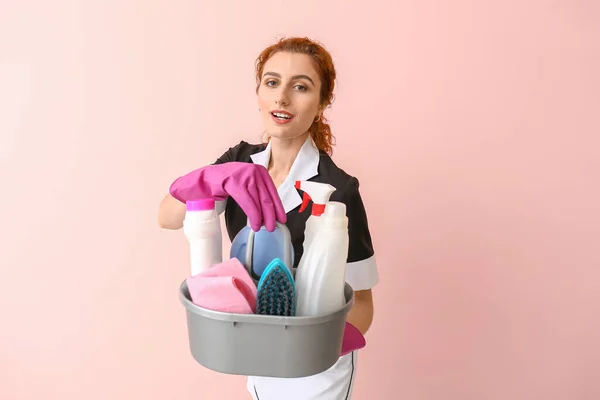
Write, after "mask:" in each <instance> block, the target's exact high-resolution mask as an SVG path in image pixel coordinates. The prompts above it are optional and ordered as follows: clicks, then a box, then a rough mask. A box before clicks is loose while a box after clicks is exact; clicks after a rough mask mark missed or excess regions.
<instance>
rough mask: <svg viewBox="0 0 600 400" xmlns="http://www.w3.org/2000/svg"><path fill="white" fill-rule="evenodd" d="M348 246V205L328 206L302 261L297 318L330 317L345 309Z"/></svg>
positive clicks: (328, 204)
mask: <svg viewBox="0 0 600 400" xmlns="http://www.w3.org/2000/svg"><path fill="white" fill-rule="evenodd" d="M348 245H349V237H348V218H347V217H346V205H345V204H344V203H340V202H334V201H332V202H328V203H327V205H326V207H325V212H324V213H323V215H322V216H321V220H320V222H319V225H318V227H317V231H316V233H315V236H314V238H313V241H312V244H311V246H310V247H309V248H308V250H307V252H306V253H305V254H303V255H302V259H301V261H300V263H303V262H304V263H303V265H302V267H303V268H304V271H303V274H302V275H301V279H300V280H296V293H297V305H296V315H298V316H316V315H323V314H329V313H332V312H335V311H337V310H340V309H341V308H342V307H343V306H344V304H345V297H344V287H345V285H346V279H345V278H346V262H347V259H348ZM298 268H300V265H299V266H298Z"/></svg>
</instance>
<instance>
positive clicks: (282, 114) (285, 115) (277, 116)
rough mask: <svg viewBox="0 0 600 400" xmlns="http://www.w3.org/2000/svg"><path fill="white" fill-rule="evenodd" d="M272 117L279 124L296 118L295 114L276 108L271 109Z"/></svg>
mask: <svg viewBox="0 0 600 400" xmlns="http://www.w3.org/2000/svg"><path fill="white" fill-rule="evenodd" d="M271 117H272V118H273V121H275V123H277V124H287V123H288V122H290V121H291V120H292V119H293V118H294V115H293V114H292V113H290V112H287V111H285V110H274V111H271Z"/></svg>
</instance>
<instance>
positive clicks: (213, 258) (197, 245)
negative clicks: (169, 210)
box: [183, 198, 223, 275]
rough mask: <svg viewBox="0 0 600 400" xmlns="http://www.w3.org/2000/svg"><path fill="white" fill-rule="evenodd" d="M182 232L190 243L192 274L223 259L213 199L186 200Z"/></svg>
mask: <svg viewBox="0 0 600 400" xmlns="http://www.w3.org/2000/svg"><path fill="white" fill-rule="evenodd" d="M183 232H184V234H185V236H186V237H187V239H188V242H189V244H190V264H191V274H192V275H196V274H198V273H200V272H202V271H204V270H205V269H207V268H209V267H210V266H211V265H214V264H218V263H220V262H221V261H222V260H223V255H222V253H223V249H222V238H221V221H220V220H219V215H218V214H217V211H216V209H215V201H214V200H213V199H211V198H208V199H197V200H189V201H187V202H186V213H185V217H184V220H183Z"/></svg>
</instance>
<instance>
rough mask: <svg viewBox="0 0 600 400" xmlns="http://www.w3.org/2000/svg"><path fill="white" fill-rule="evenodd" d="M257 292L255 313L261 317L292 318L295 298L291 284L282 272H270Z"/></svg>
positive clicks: (294, 309)
mask: <svg viewBox="0 0 600 400" xmlns="http://www.w3.org/2000/svg"><path fill="white" fill-rule="evenodd" d="M265 278H266V279H265V280H264V282H263V283H262V287H261V290H259V291H258V296H257V297H258V298H257V307H256V313H257V314H263V315H278V316H293V315H295V313H296V296H295V289H294V287H293V283H292V282H290V280H289V279H288V276H287V275H286V274H285V272H284V271H281V270H275V271H272V273H270V274H269V275H268V276H267V277H265Z"/></svg>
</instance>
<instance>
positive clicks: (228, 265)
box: [186, 258, 256, 314]
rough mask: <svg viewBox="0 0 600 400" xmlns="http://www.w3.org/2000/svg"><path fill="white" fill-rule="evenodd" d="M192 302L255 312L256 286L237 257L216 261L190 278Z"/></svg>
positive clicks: (189, 286) (248, 312)
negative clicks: (217, 262) (216, 262)
mask: <svg viewBox="0 0 600 400" xmlns="http://www.w3.org/2000/svg"><path fill="white" fill-rule="evenodd" d="M186 283H187V287H188V290H189V292H190V297H191V298H192V302H193V303H194V304H196V305H197V306H199V307H202V308H206V309H209V310H213V311H221V312H228V313H234V314H254V313H255V311H256V285H255V284H254V282H253V281H252V278H251V277H250V275H249V274H248V272H247V271H246V269H245V268H244V266H243V265H242V264H241V263H240V261H239V260H238V259H237V258H231V259H229V260H227V261H225V262H222V263H220V264H215V265H213V266H212V267H210V268H208V269H205V270H204V271H202V272H200V273H198V274H196V275H194V276H191V277H189V278H187V280H186Z"/></svg>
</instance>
